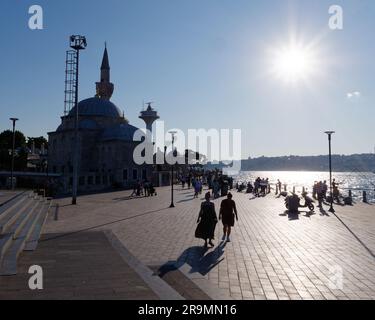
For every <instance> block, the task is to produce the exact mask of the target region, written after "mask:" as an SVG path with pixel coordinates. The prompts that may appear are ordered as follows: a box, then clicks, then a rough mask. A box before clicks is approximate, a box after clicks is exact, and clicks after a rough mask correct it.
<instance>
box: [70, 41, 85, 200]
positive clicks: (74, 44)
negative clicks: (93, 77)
mask: <svg viewBox="0 0 375 320" xmlns="http://www.w3.org/2000/svg"><path fill="white" fill-rule="evenodd" d="M86 46H87V42H86V38H85V37H84V36H79V35H73V36H71V37H70V47H71V48H72V49H74V50H75V51H76V70H75V71H76V75H75V97H74V105H75V107H76V113H75V121H74V154H73V190H72V191H73V192H72V204H73V205H76V204H77V189H78V152H79V143H78V121H79V112H78V75H79V52H80V50H84V49H85V48H86Z"/></svg>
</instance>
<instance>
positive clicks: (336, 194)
mask: <svg viewBox="0 0 375 320" xmlns="http://www.w3.org/2000/svg"><path fill="white" fill-rule="evenodd" d="M327 192H328V185H327V181H326V180H324V181H323V182H322V181H319V182H318V181H315V182H314V186H313V192H312V193H313V198H314V199H316V200H318V202H319V207H322V205H323V202H324V200H327ZM332 198H333V201H334V200H336V202H337V203H340V191H339V183H337V182H336V180H335V179H333V180H332Z"/></svg>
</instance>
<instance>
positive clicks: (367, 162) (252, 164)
mask: <svg viewBox="0 0 375 320" xmlns="http://www.w3.org/2000/svg"><path fill="white" fill-rule="evenodd" d="M207 167H208V168H212V167H217V168H222V167H224V165H223V164H220V165H213V164H207ZM332 168H333V170H334V171H336V172H338V171H339V172H360V171H363V172H369V171H370V172H375V155H374V154H353V155H332ZM328 169H329V162H328V155H325V156H284V157H260V158H254V159H251V158H249V159H247V160H242V163H241V170H243V171H327V170H328Z"/></svg>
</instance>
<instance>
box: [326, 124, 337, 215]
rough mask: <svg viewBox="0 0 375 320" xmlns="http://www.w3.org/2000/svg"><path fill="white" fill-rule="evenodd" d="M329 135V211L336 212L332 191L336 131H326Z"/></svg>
mask: <svg viewBox="0 0 375 320" xmlns="http://www.w3.org/2000/svg"><path fill="white" fill-rule="evenodd" d="M325 133H326V134H327V135H328V148H329V190H330V192H329V193H330V207H329V210H328V211H329V212H332V213H334V212H335V209H333V192H332V149H331V140H332V135H333V134H334V133H335V132H334V131H326V132H325Z"/></svg>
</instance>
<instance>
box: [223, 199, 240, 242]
mask: <svg viewBox="0 0 375 320" xmlns="http://www.w3.org/2000/svg"><path fill="white" fill-rule="evenodd" d="M234 216H236V220H237V221H238V215H237V208H236V203H235V202H234V200H232V194H231V193H228V195H227V199H225V200H223V201H222V202H221V206H220V215H219V219H220V220H222V221H223V226H224V235H223V239H222V240H223V241H224V240H225V238H227V242H230V233H231V228H232V227H234Z"/></svg>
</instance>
